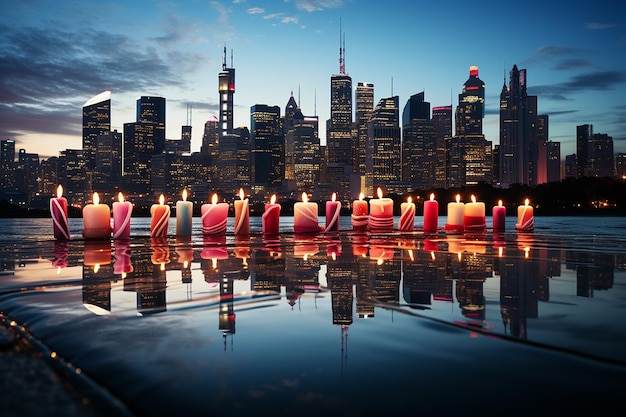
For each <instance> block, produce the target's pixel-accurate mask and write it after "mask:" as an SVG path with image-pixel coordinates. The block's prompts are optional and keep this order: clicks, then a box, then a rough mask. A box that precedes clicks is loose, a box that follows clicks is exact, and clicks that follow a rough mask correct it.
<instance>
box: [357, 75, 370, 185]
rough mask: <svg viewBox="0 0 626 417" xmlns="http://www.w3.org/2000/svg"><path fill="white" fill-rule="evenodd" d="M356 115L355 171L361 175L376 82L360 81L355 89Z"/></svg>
mask: <svg viewBox="0 0 626 417" xmlns="http://www.w3.org/2000/svg"><path fill="white" fill-rule="evenodd" d="M354 101H355V105H356V111H355V117H354V123H355V125H356V136H355V138H354V144H353V146H352V152H353V156H352V159H353V166H352V169H353V171H354V172H356V173H358V174H359V175H361V176H364V175H365V154H366V152H367V151H366V147H367V122H368V121H369V119H370V117H371V116H372V112H373V111H374V84H373V83H366V82H359V83H357V86H356V91H355V100H354Z"/></svg>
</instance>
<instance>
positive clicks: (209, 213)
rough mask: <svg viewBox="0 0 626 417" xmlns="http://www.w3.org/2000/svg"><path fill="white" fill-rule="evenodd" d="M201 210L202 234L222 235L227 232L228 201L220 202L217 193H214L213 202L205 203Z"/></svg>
mask: <svg viewBox="0 0 626 417" xmlns="http://www.w3.org/2000/svg"><path fill="white" fill-rule="evenodd" d="M201 210H202V234H204V235H221V234H224V233H226V223H227V221H228V203H218V202H217V194H213V198H212V199H211V204H203V205H202V207H201Z"/></svg>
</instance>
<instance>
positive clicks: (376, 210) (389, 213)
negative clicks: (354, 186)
mask: <svg viewBox="0 0 626 417" xmlns="http://www.w3.org/2000/svg"><path fill="white" fill-rule="evenodd" d="M369 226H370V229H379V230H384V229H387V230H391V229H393V200H392V199H391V198H383V191H382V190H381V189H380V187H379V188H378V198H373V199H371V200H370V217H369Z"/></svg>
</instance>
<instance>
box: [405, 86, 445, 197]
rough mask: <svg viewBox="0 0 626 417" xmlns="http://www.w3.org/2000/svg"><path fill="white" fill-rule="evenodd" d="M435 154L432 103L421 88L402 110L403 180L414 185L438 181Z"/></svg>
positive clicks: (428, 186)
mask: <svg viewBox="0 0 626 417" xmlns="http://www.w3.org/2000/svg"><path fill="white" fill-rule="evenodd" d="M436 155H437V148H436V143H435V127H434V123H433V121H432V120H431V118H430V103H429V102H427V101H424V92H423V91H422V92H421V93H418V94H414V95H412V96H411V97H410V98H409V99H408V100H407V102H406V104H405V106H404V111H403V112H402V181H405V182H408V183H410V184H411V186H412V187H415V188H422V189H424V188H430V187H432V186H433V185H434V183H435V167H436V163H437V159H436Z"/></svg>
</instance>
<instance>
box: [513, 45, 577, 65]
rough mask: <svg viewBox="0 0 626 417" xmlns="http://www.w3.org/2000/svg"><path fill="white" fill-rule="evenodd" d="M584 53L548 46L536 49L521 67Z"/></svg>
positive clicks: (574, 49) (562, 47) (573, 49)
mask: <svg viewBox="0 0 626 417" xmlns="http://www.w3.org/2000/svg"><path fill="white" fill-rule="evenodd" d="M584 53H585V51H583V50H582V49H578V48H570V47H567V46H556V45H548V46H542V47H541V48H539V49H537V50H536V51H535V53H533V54H532V55H531V56H530V57H529V58H527V59H525V60H524V61H523V62H522V65H528V64H533V63H540V62H546V61H554V60H556V59H562V58H563V57H569V56H572V55H575V56H578V55H583V54H584Z"/></svg>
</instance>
